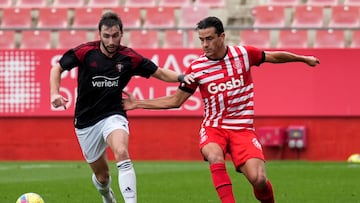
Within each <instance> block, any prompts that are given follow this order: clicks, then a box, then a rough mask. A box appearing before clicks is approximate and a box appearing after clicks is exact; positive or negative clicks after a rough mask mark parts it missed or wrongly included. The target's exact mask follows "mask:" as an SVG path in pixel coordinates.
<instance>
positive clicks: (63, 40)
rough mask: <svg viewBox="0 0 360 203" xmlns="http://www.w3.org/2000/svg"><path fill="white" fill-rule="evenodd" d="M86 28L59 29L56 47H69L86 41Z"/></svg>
mask: <svg viewBox="0 0 360 203" xmlns="http://www.w3.org/2000/svg"><path fill="white" fill-rule="evenodd" d="M87 34H88V32H87V31H86V30H59V31H58V40H57V46H56V48H57V49H70V48H74V47H75V46H78V45H80V44H82V43H84V42H87V41H88V38H87Z"/></svg>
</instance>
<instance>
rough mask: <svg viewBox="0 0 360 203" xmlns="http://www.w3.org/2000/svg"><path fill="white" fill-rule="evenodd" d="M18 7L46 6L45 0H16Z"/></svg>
mask: <svg viewBox="0 0 360 203" xmlns="http://www.w3.org/2000/svg"><path fill="white" fill-rule="evenodd" d="M15 6H16V7H18V8H43V7H46V6H47V0H17V1H16V4H15Z"/></svg>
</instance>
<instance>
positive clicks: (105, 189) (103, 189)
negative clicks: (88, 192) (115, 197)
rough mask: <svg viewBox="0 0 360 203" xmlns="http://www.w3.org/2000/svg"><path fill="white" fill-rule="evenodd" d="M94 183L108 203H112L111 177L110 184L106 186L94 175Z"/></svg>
mask: <svg viewBox="0 0 360 203" xmlns="http://www.w3.org/2000/svg"><path fill="white" fill-rule="evenodd" d="M92 181H93V183H94V185H95V187H96V189H97V190H98V191H99V193H100V194H101V195H102V196H103V197H104V198H105V200H106V201H107V202H111V199H112V197H111V195H110V192H109V190H110V185H111V176H110V177H109V182H107V183H106V184H101V183H100V182H99V181H98V180H97V179H96V176H95V174H92Z"/></svg>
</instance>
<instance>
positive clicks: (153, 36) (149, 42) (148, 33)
mask: <svg viewBox="0 0 360 203" xmlns="http://www.w3.org/2000/svg"><path fill="white" fill-rule="evenodd" d="M127 46H129V47H130V48H134V49H139V48H143V49H156V48H159V42H158V31H157V30H132V31H129V43H128V44H127Z"/></svg>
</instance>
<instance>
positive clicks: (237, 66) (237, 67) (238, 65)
mask: <svg viewBox="0 0 360 203" xmlns="http://www.w3.org/2000/svg"><path fill="white" fill-rule="evenodd" d="M235 68H236V69H241V63H240V61H236V62H235Z"/></svg>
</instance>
